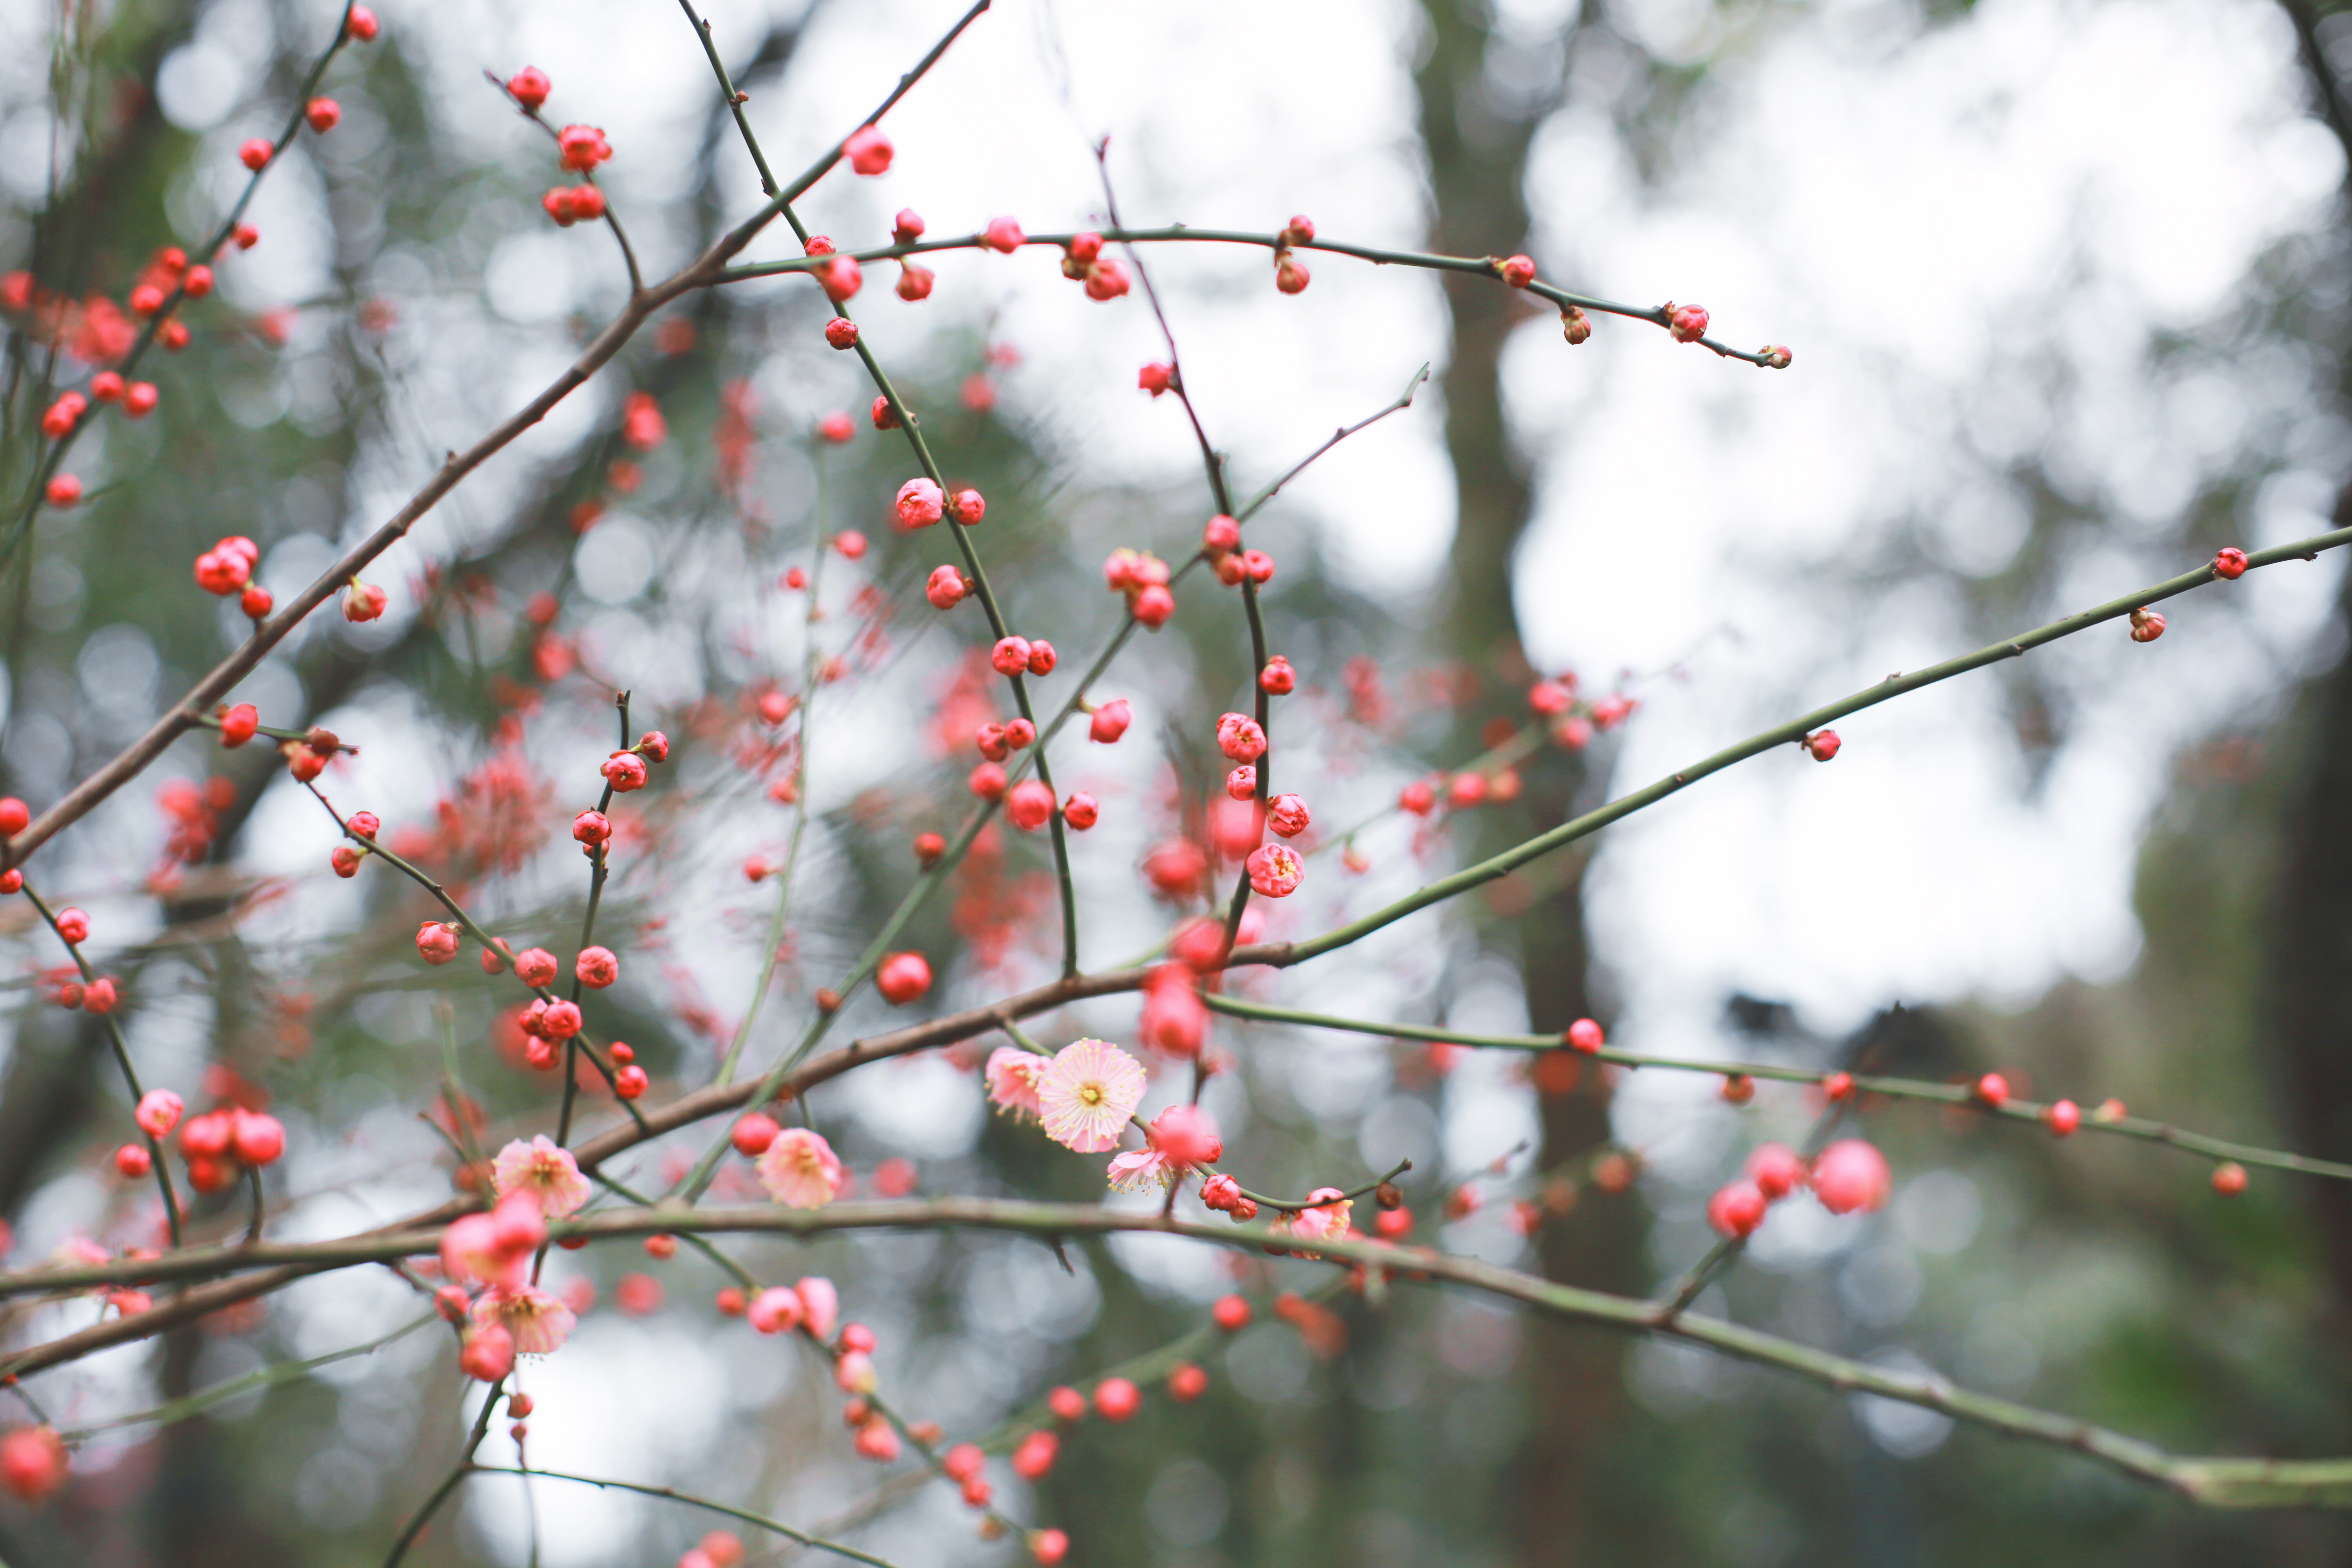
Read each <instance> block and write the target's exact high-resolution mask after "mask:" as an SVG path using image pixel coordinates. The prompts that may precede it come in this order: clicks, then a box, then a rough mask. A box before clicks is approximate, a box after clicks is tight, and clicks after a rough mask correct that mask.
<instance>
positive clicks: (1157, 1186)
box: [1110, 1149, 1176, 1193]
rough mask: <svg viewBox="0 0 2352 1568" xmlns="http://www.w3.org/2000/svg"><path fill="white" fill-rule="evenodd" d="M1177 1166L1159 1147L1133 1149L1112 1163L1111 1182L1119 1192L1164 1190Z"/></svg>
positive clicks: (1171, 1179)
mask: <svg viewBox="0 0 2352 1568" xmlns="http://www.w3.org/2000/svg"><path fill="white" fill-rule="evenodd" d="M1175 1179H1176V1168H1175V1167H1174V1166H1173V1165H1171V1164H1170V1163H1168V1157H1167V1156H1166V1155H1164V1154H1162V1153H1161V1152H1160V1151H1159V1150H1157V1149H1131V1150H1129V1151H1128V1152H1126V1153H1124V1154H1120V1155H1118V1156H1117V1157H1116V1158H1114V1159H1113V1160H1112V1161H1111V1163H1110V1184H1111V1186H1112V1187H1113V1188H1114V1189H1116V1190H1117V1191H1118V1192H1122V1193H1141V1192H1164V1191H1165V1190H1167V1188H1168V1185H1169V1184H1171V1182H1173V1181H1174V1180H1175Z"/></svg>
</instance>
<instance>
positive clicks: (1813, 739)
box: [1801, 730, 1843, 763]
mask: <svg viewBox="0 0 2352 1568" xmlns="http://www.w3.org/2000/svg"><path fill="white" fill-rule="evenodd" d="M1801 744H1802V745H1803V746H1804V748H1805V754H1806V755H1808V756H1810V757H1811V758H1812V759H1813V761H1815V762H1817V763H1826V762H1828V761H1829V760H1830V759H1831V758H1832V757H1834V756H1836V755H1837V754H1838V747H1839V746H1840V745H1842V744H1843V742H1841V741H1840V740H1839V739H1838V732H1837V731H1835V730H1816V731H1813V732H1812V733H1811V734H1810V735H1808V736H1806V737H1805V738H1804V740H1803V741H1802V742H1801Z"/></svg>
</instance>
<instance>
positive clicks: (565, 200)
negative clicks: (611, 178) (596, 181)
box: [539, 184, 604, 228]
mask: <svg viewBox="0 0 2352 1568" xmlns="http://www.w3.org/2000/svg"><path fill="white" fill-rule="evenodd" d="M539 205H541V206H542V207H544V208H546V209H547V216H550V217H551V218H553V219H554V220H555V222H556V226H558V227H560V228H570V227H571V226H572V225H573V224H575V223H594V222H595V221H596V220H597V219H598V218H601V217H603V216H604V192H603V191H600V190H598V189H597V188H596V187H595V186H594V185H590V184H578V185H557V186H555V187H554V188H553V189H551V190H550V191H549V192H548V193H547V195H543V196H541V197H540V198H539Z"/></svg>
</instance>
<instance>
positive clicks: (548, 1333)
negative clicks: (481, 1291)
mask: <svg viewBox="0 0 2352 1568" xmlns="http://www.w3.org/2000/svg"><path fill="white" fill-rule="evenodd" d="M474 1321H475V1322H477V1323H480V1324H483V1325H486V1326H487V1325H488V1324H492V1323H495V1324H497V1325H498V1326H499V1328H502V1329H504V1330H505V1331H507V1332H508V1334H509V1335H510V1336H511V1337H512V1338H513V1340H514V1348H515V1351H516V1352H517V1353H518V1354H521V1355H548V1354H551V1353H552V1352H555V1351H557V1350H560V1349H562V1345H563V1342H564V1341H566V1340H568V1339H570V1338H571V1337H572V1329H573V1328H574V1327H576V1326H577V1325H578V1323H579V1321H580V1320H579V1319H578V1318H576V1317H574V1316H572V1309H571V1308H569V1307H567V1306H565V1305H564V1304H563V1302H562V1300H561V1299H560V1298H558V1297H555V1296H551V1295H550V1294H548V1293H547V1292H546V1291H544V1290H541V1289H539V1288H538V1287H537V1286H535V1285H519V1286H515V1287H513V1288H511V1289H509V1287H506V1286H503V1285H501V1286H499V1288H498V1289H494V1290H491V1291H489V1292H488V1293H487V1294H485V1295H484V1296H483V1297H482V1299H481V1300H478V1301H477V1302H475V1303H474Z"/></svg>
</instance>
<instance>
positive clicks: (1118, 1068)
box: [1037, 1040, 1143, 1154]
mask: <svg viewBox="0 0 2352 1568" xmlns="http://www.w3.org/2000/svg"><path fill="white" fill-rule="evenodd" d="M1142 1099H1143V1066H1142V1064H1141V1063H1139V1062H1138V1061H1137V1060H1136V1059H1135V1058H1133V1057H1131V1056H1129V1055H1128V1054H1127V1053H1126V1052H1125V1051H1122V1050H1120V1049H1119V1048H1118V1047H1117V1046H1114V1045H1110V1044H1108V1043H1107V1042H1105V1041H1102V1040H1073V1041H1071V1042H1070V1043H1069V1044H1068V1045H1066V1046H1064V1047H1062V1048H1061V1049H1060V1050H1059V1051H1057V1052H1055V1055H1054V1059H1053V1061H1052V1062H1050V1063H1048V1064H1047V1065H1046V1068H1045V1073H1044V1074H1043V1075H1042V1076H1041V1077H1040V1078H1039V1079H1038V1080H1037V1105H1038V1109H1039V1110H1041V1111H1043V1112H1044V1115H1045V1136H1047V1137H1048V1138H1051V1139H1052V1140H1053V1141H1054V1142H1056V1143H1059V1144H1061V1145H1063V1146H1064V1147H1065V1148H1068V1149H1075V1150H1076V1151H1077V1152H1079V1153H1081V1154H1100V1153H1103V1152H1106V1151H1108V1150H1111V1149H1116V1148H1118V1138H1119V1132H1120V1131H1121V1130H1122V1129H1124V1128H1125V1127H1126V1126H1127V1120H1128V1118H1129V1117H1130V1116H1132V1115H1134V1114H1135V1108H1136V1106H1137V1105H1138V1104H1139V1102H1140V1101H1141V1100H1142Z"/></svg>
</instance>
